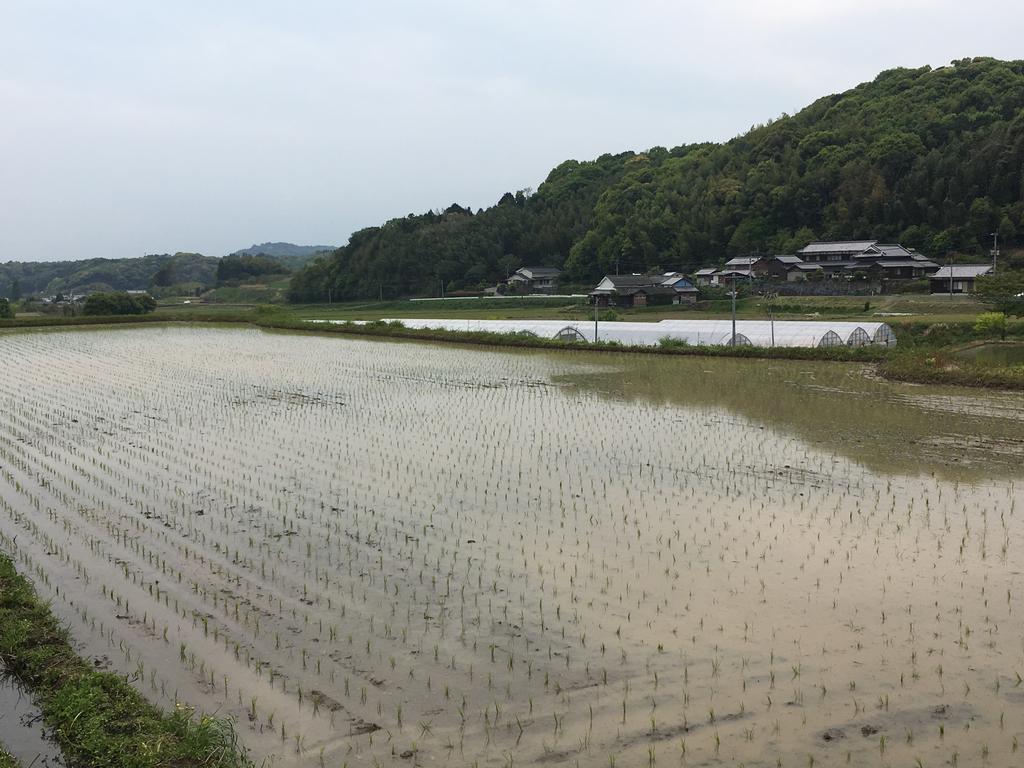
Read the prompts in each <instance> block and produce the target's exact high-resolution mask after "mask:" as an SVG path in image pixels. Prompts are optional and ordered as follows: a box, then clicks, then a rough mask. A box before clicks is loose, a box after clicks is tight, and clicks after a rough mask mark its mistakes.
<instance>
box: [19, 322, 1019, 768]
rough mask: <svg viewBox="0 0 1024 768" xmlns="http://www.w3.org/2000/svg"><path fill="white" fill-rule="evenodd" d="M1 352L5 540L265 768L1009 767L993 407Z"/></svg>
mask: <svg viewBox="0 0 1024 768" xmlns="http://www.w3.org/2000/svg"><path fill="white" fill-rule="evenodd" d="M0 351H2V353H3V358H2V359H3V361H4V363H3V366H4V375H3V377H0V405H2V410H0V497H2V504H0V536H2V538H0V544H2V546H3V547H4V548H5V549H6V550H8V551H13V552H15V553H16V555H17V558H18V562H19V567H20V568H21V569H22V570H23V572H25V573H27V574H29V575H31V576H32V577H33V578H34V579H35V580H36V582H37V586H38V588H39V590H40V591H41V593H42V594H43V595H44V596H45V597H47V598H50V599H52V600H53V601H54V606H55V608H56V609H57V610H58V611H59V612H60V613H61V615H62V616H63V617H64V618H66V619H67V620H68V621H69V622H70V624H71V626H72V629H73V633H74V635H75V637H76V639H77V640H78V641H79V642H81V643H82V646H83V649H84V650H85V651H86V652H87V653H89V654H90V655H92V656H93V657H95V658H96V659H97V660H98V661H99V663H100V664H101V665H104V666H107V667H108V668H110V669H112V670H116V671H118V672H120V673H122V674H125V675H129V676H130V677H131V679H132V680H134V681H135V684H136V685H137V686H138V687H139V689H140V690H141V691H143V692H144V693H146V694H147V695H148V696H150V697H151V698H152V699H153V700H154V701H155V702H157V703H159V704H162V705H164V706H171V705H173V704H174V703H175V702H186V703H188V704H191V705H194V706H197V707H199V708H201V709H203V710H205V711H217V712H218V713H220V714H226V715H230V716H232V717H233V718H235V719H236V721H237V723H238V729H239V732H240V734H241V735H242V738H243V740H244V741H245V743H246V744H247V745H248V746H249V747H250V748H251V750H252V751H253V753H254V755H255V756H257V757H260V758H262V757H265V756H274V758H275V764H279V765H311V766H315V765H321V764H323V765H332V766H334V765H337V766H342V765H346V764H347V765H350V766H357V765H410V764H422V765H426V764H438V765H445V764H451V765H458V766H464V765H474V764H475V765H480V766H492V765H493V766H510V765H531V764H542V765H546V764H551V765H561V764H564V765H577V764H578V765H594V766H608V765H611V764H613V763H614V764H615V765H619V766H634V765H651V764H654V765H657V764H659V763H660V764H663V765H664V764H669V765H677V764H685V765H739V764H743V765H747V766H760V765H764V766H768V765H776V764H777V763H778V761H779V760H781V761H782V764H783V765H809V764H811V761H812V760H813V761H814V763H813V764H815V765H835V764H850V765H865V766H868V765H870V766H873V765H915V764H916V762H915V761H917V760H920V761H921V764H922V765H926V766H927V765H936V764H953V763H954V762H955V763H956V764H959V765H978V764H987V765H993V766H1001V765H1017V764H1019V761H1020V759H1021V753H1020V752H1018V751H1017V741H1018V739H1019V738H1022V737H1024V684H1022V682H1021V677H1019V676H1018V672H1020V673H1021V674H1024V644H1022V636H1024V624H1022V622H1021V618H1020V611H1021V609H1022V606H1021V602H1020V599H1021V594H1022V590H1024V585H1022V583H1021V580H1022V577H1021V571H1022V566H1024V528H1022V525H1021V514H1022V506H1021V504H1022V500H1024V499H1022V496H1024V494H1022V492H1021V490H1020V487H1019V486H1020V482H1021V475H1022V474H1024V469H1022V464H1024V400H1022V398H1021V397H1020V396H1019V395H1007V394H998V393H979V392H970V391H965V390H948V389H937V388H926V387H913V386H907V385H894V384H890V383H886V382H880V381H875V380H872V379H871V378H870V377H868V376H865V373H864V371H863V370H862V369H861V368H859V367H856V366H842V365H829V364H809V363H768V362H764V361H739V360H713V359H701V358H671V359H670V358H658V357H641V356H614V355H591V354H585V353H550V352H507V351H497V350H485V349H476V348H474V349H463V348H459V347H454V346H432V345H427V344H411V343H395V342H380V341H361V340H352V339H338V338H327V337H312V336H293V335H287V334H266V333H261V332H257V331H243V330H220V329H211V328H146V329H136V330H127V329H121V330H110V331H88V332H80V331H76V332H45V333H19V334H8V335H4V336H0Z"/></svg>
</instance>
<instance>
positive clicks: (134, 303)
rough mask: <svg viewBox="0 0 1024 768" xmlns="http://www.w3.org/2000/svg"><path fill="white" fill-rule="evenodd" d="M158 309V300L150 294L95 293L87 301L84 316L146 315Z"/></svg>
mask: <svg viewBox="0 0 1024 768" xmlns="http://www.w3.org/2000/svg"><path fill="white" fill-rule="evenodd" d="M154 309H156V299H154V298H153V297H152V296H150V295H149V294H148V293H143V294H131V293H127V292H126V291H113V292H110V293H94V294H92V295H91V296H89V298H87V299H86V300H85V304H84V305H83V307H82V314H83V315H145V314H148V313H150V312H152V311H153V310H154Z"/></svg>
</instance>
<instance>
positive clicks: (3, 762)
mask: <svg viewBox="0 0 1024 768" xmlns="http://www.w3.org/2000/svg"><path fill="white" fill-rule="evenodd" d="M0 768H19V765H18V761H17V760H15V759H14V758H13V757H11V755H10V753H8V752H7V751H6V750H5V749H4V748H3V745H0Z"/></svg>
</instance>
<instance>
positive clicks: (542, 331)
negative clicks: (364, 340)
mask: <svg viewBox="0 0 1024 768" xmlns="http://www.w3.org/2000/svg"><path fill="white" fill-rule="evenodd" d="M327 322H341V321H327ZM388 322H395V321H394V320H390V321H388ZM398 322H401V323H402V324H403V325H404V326H405V327H406V328H420V329H434V328H436V329H445V330H449V331H486V332H489V333H532V334H533V335H535V336H538V337H541V338H548V339H555V338H558V339H565V340H577V341H593V340H594V323H593V322H589V321H572V322H566V321H565V320H443V319H436V320H434V319H405V318H403V319H401V320H399V321H398ZM597 338H598V340H600V341H617V342H619V343H621V344H631V345H647V346H655V345H657V344H658V343H660V341H661V340H662V339H664V338H669V339H673V340H676V341H680V342H685V343H686V344H691V345H694V346H701V345H705V346H706V345H727V344H729V343H730V341H731V340H732V321H731V320H662V321H661V322H657V323H626V322H611V321H609V322H599V323H598V324H597ZM735 343H736V344H737V345H751V346H757V347H773V346H774V347H838V346H851V347H860V346H866V345H869V344H877V345H883V346H895V344H896V336H895V334H894V333H893V331H892V328H890V327H889V326H888V325H886V324H885V323H866V322H865V323H852V322H830V321H796V320H776V321H775V322H774V323H772V322H770V321H768V320H737V321H736V340H735Z"/></svg>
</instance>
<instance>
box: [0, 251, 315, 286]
mask: <svg viewBox="0 0 1024 768" xmlns="http://www.w3.org/2000/svg"><path fill="white" fill-rule="evenodd" d="M325 248H326V246H308V245H292V244H291V243H264V244H263V245H262V246H259V245H257V246H253V248H251V249H248V248H247V249H245V250H243V251H237V252H236V253H234V254H231V256H232V257H235V258H234V259H233V260H232V259H221V258H218V257H215V256H204V255H202V254H201V253H175V254H170V253H162V254H150V255H148V256H140V257H138V258H129V259H82V260H80V261H8V262H6V263H0V297H6V298H11V299H17V298H21V297H28V296H34V295H43V296H52V295H54V294H57V293H88V292H90V291H111V290H133V289H140V290H142V289H173V288H175V287H177V288H180V289H181V292H182V293H190V294H191V293H192V292H193V291H194V290H195V289H197V288H210V287H213V286H214V285H216V284H217V283H218V282H219V281H220V280H221V279H222V278H223V273H224V268H223V266H222V264H223V263H224V261H228V262H229V264H230V265H231V268H232V269H237V268H238V264H239V263H240V262H239V259H240V258H241V259H249V266H250V267H252V263H253V262H252V260H253V259H255V258H257V257H261V258H262V257H265V259H266V260H270V261H272V262H274V263H275V264H278V265H281V266H282V267H283V268H284V269H283V270H282V272H287V271H290V270H292V269H297V268H299V267H302V266H303V265H305V264H306V263H308V262H309V260H310V259H312V258H313V257H314V256H315V255H316V254H317V253H319V252H321V251H323V250H324V249H325ZM250 251H252V253H251V254H250ZM229 271H230V270H229Z"/></svg>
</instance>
